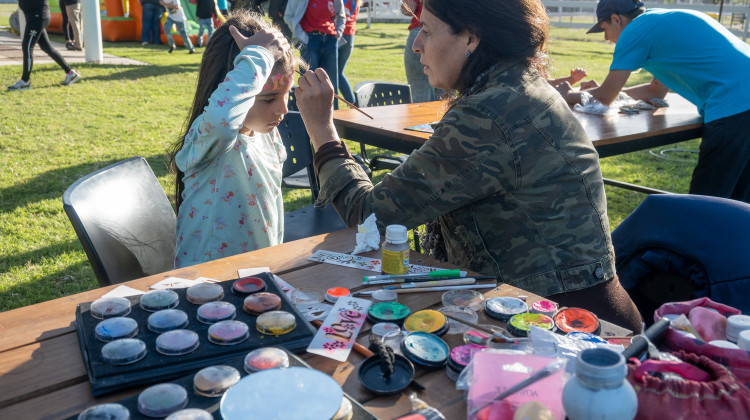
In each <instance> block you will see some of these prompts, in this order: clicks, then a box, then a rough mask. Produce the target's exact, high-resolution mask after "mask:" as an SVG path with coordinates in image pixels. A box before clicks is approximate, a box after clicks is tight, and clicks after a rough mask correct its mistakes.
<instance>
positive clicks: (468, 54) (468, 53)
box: [466, 50, 471, 58]
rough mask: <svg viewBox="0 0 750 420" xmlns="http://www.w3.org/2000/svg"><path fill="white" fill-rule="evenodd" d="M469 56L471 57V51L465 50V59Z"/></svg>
mask: <svg viewBox="0 0 750 420" xmlns="http://www.w3.org/2000/svg"><path fill="white" fill-rule="evenodd" d="M470 55H471V51H469V50H466V58H469V56H470Z"/></svg>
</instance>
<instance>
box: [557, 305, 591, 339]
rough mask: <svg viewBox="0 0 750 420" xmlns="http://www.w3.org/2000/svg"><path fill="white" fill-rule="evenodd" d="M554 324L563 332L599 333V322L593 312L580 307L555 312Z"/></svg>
mask: <svg viewBox="0 0 750 420" xmlns="http://www.w3.org/2000/svg"><path fill="white" fill-rule="evenodd" d="M554 320H555V325H557V328H558V329H559V330H560V331H562V332H564V333H569V332H573V331H577V332H586V333H591V334H599V332H600V331H601V324H599V318H597V317H596V315H594V313H593V312H591V311H587V310H586V309H582V308H566V309H562V310H560V311H559V312H557V313H556V314H555V317H554Z"/></svg>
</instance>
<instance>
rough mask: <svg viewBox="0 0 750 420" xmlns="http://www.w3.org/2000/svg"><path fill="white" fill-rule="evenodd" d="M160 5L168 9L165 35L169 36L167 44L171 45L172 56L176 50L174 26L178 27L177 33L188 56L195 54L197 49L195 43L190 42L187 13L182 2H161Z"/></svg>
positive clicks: (176, 0) (177, 0) (173, 0)
mask: <svg viewBox="0 0 750 420" xmlns="http://www.w3.org/2000/svg"><path fill="white" fill-rule="evenodd" d="M159 4H161V5H162V6H164V7H165V8H166V9H167V20H166V21H165V22H164V34H165V35H166V36H167V43H168V44H169V51H168V52H169V53H170V54H171V53H172V51H174V49H175V42H174V38H173V37H172V25H176V26H177V32H179V33H180V36H181V37H182V43H183V44H184V45H185V48H187V49H188V54H194V53H195V48H193V43H192V42H190V36H188V33H187V28H186V27H185V23H186V21H187V17H186V16H185V11H184V10H183V9H182V5H181V4H180V0H159Z"/></svg>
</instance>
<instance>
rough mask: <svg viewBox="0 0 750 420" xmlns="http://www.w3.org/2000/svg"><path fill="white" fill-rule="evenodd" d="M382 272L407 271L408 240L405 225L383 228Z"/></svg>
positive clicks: (397, 272)
mask: <svg viewBox="0 0 750 420" xmlns="http://www.w3.org/2000/svg"><path fill="white" fill-rule="evenodd" d="M382 260H383V261H382V266H381V270H382V272H383V274H406V273H407V272H408V271H409V241H408V240H407V239H406V226H402V225H390V226H388V227H386V228H385V242H383V250H382Z"/></svg>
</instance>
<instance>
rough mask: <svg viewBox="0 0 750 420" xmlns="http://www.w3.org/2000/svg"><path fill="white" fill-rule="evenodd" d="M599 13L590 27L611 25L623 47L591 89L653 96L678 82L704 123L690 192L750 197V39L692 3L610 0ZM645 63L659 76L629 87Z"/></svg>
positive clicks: (606, 94)
mask: <svg viewBox="0 0 750 420" xmlns="http://www.w3.org/2000/svg"><path fill="white" fill-rule="evenodd" d="M596 17H597V23H596V24H595V25H594V26H593V27H592V28H591V29H590V30H589V31H588V33H598V32H604V39H605V40H608V41H611V42H613V43H614V44H615V51H614V53H613V57H612V64H611V65H610V68H609V74H608V75H607V77H606V78H605V79H604V82H602V84H601V86H599V87H597V88H595V89H591V90H587V92H588V93H590V94H591V96H593V97H594V98H596V99H598V100H599V101H600V102H601V103H603V104H606V105H609V104H611V103H612V102H613V101H614V100H615V98H617V95H618V94H619V93H620V92H621V91H622V92H625V93H627V94H628V95H630V96H631V97H633V98H634V99H641V100H644V101H647V102H648V101H651V100H652V99H654V98H657V99H661V98H664V96H665V95H666V94H667V91H668V90H669V89H672V90H673V91H675V92H676V93H677V94H679V95H681V96H682V97H684V98H685V99H687V100H689V101H690V102H692V103H693V104H695V106H697V107H698V111H699V112H700V113H701V115H702V116H703V122H704V125H703V129H702V141H701V145H700V150H699V154H698V163H697V164H696V166H695V169H694V170H693V176H692V179H691V180H690V190H689V192H690V194H699V195H711V196H715V197H723V198H732V199H735V200H740V201H744V202H749V203H750V100H748V98H750V77H748V75H750V45H748V44H747V43H745V42H743V41H742V40H740V39H739V38H737V37H736V36H734V35H733V34H732V33H731V32H729V31H728V30H727V29H726V28H724V27H723V26H722V25H721V24H720V23H719V22H717V21H715V20H714V19H712V18H711V17H709V16H707V15H706V14H705V13H701V12H696V11H692V10H679V9H650V10H646V8H645V7H644V5H643V3H640V2H638V1H634V0H602V1H600V2H599V4H597V6H596ZM640 68H643V69H645V70H646V71H648V72H649V73H651V74H652V75H653V76H654V78H653V79H652V80H651V82H650V83H646V84H642V85H638V86H632V87H629V88H624V86H625V83H627V81H628V78H629V77H630V73H632V72H633V71H635V70H637V69H640ZM623 88H624V89H623ZM558 90H559V91H560V93H561V94H562V95H563V96H564V97H565V99H566V100H567V101H568V102H569V103H571V104H574V103H578V102H580V101H581V94H580V92H578V91H575V90H573V89H572V88H571V87H570V86H569V85H567V84H565V83H563V84H561V85H559V86H558Z"/></svg>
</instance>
